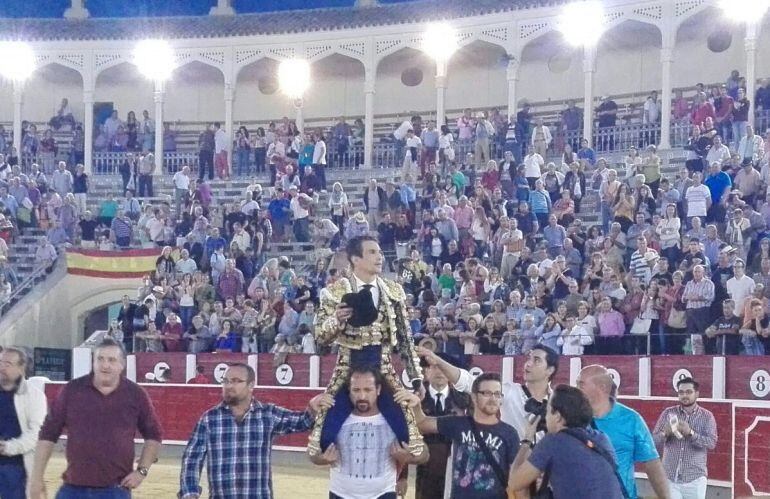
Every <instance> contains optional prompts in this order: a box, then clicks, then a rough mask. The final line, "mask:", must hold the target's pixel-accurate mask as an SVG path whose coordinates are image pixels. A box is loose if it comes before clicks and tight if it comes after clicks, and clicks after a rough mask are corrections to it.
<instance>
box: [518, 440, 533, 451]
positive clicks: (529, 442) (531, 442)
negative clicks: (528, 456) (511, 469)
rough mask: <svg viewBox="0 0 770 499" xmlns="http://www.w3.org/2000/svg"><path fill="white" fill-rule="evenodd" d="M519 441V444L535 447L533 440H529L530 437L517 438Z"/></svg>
mask: <svg viewBox="0 0 770 499" xmlns="http://www.w3.org/2000/svg"><path fill="white" fill-rule="evenodd" d="M519 443H520V444H522V445H523V444H526V445H529V448H530V449H532V448H534V447H535V442H533V441H532V440H530V439H528V438H525V439H522V440H519Z"/></svg>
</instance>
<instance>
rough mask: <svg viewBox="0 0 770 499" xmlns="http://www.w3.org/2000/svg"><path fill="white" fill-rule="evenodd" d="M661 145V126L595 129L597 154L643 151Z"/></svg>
mask: <svg viewBox="0 0 770 499" xmlns="http://www.w3.org/2000/svg"><path fill="white" fill-rule="evenodd" d="M659 143H660V125H657V124H656V125H642V124H630V125H619V126H613V127H603V128H601V127H596V128H594V150H596V152H597V153H607V152H613V151H615V152H618V151H628V150H629V149H631V148H632V147H636V148H637V149H643V148H645V147H647V146H648V145H650V144H653V145H657V144H659Z"/></svg>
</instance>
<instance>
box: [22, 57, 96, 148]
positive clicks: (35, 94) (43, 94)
mask: <svg viewBox="0 0 770 499" xmlns="http://www.w3.org/2000/svg"><path fill="white" fill-rule="evenodd" d="M24 96H25V97H24V108H23V110H22V119H24V120H29V121H34V122H43V123H46V122H48V120H49V119H50V118H51V116H53V115H54V114H55V112H56V110H58V109H59V104H60V103H61V100H62V98H67V100H68V101H69V105H70V108H71V109H72V112H73V115H74V116H75V119H76V120H77V121H79V122H82V121H83V117H84V111H83V73H81V72H80V71H79V70H77V69H75V68H73V67H71V66H70V65H64V64H61V63H60V62H58V61H47V62H45V63H44V64H43V65H40V66H38V67H37V68H35V71H34V72H33V73H32V74H31V75H30V77H29V78H28V79H27V81H25V83H24ZM38 128H39V127H38ZM43 130H45V128H43ZM43 130H38V131H39V132H41V133H42V131H43Z"/></svg>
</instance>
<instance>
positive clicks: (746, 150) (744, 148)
mask: <svg viewBox="0 0 770 499" xmlns="http://www.w3.org/2000/svg"><path fill="white" fill-rule="evenodd" d="M744 130H745V132H746V133H745V134H744V135H742V137H741V139H740V141H738V142H736V143H737V144H738V147H737V152H738V154H739V155H740V158H741V160H742V161H746V160H749V161H750V162H751V164H757V163H758V162H759V160H760V159H762V157H763V156H764V141H763V140H762V137H761V136H759V135H757V134H755V133H754V127H753V126H751V125H748V124H747V125H746V126H745V128H744Z"/></svg>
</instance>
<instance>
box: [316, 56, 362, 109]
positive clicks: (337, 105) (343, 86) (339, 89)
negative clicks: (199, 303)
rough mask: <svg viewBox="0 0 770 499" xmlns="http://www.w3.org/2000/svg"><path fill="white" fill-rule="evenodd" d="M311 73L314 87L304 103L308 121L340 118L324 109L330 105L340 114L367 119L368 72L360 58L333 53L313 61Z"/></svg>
mask: <svg viewBox="0 0 770 499" xmlns="http://www.w3.org/2000/svg"><path fill="white" fill-rule="evenodd" d="M310 71H311V84H310V88H309V89H308V91H307V92H306V94H305V100H304V102H305V104H304V106H305V109H306V112H305V114H306V118H310V119H313V118H324V121H328V120H331V119H336V118H337V117H338V116H329V115H328V111H324V110H322V107H323V109H328V108H329V106H330V105H331V107H333V108H334V109H338V110H339V111H338V112H336V113H335V114H336V115H341V116H356V117H359V116H363V114H364V83H365V78H366V70H365V67H364V63H363V62H362V61H361V60H360V59H358V58H355V57H351V56H349V55H345V54H340V53H337V52H332V53H329V54H328V55H326V56H324V57H322V58H320V59H316V60H315V61H313V62H312V63H311V67H310ZM322 102H323V103H325V104H323V106H322V105H321V103H322Z"/></svg>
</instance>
